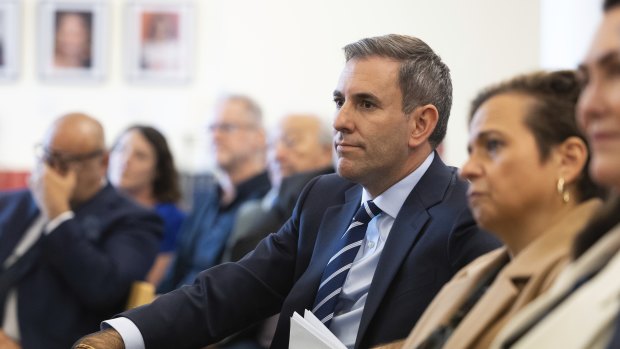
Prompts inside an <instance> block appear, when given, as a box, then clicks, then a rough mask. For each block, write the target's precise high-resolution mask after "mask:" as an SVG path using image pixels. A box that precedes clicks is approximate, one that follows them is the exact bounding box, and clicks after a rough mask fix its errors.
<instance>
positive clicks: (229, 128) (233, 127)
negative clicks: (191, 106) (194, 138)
mask: <svg viewBox="0 0 620 349" xmlns="http://www.w3.org/2000/svg"><path fill="white" fill-rule="evenodd" d="M255 128H256V125H252V124H231V123H227V122H222V123H215V124H211V125H209V126H207V129H208V130H209V132H211V133H213V132H215V131H220V132H224V133H232V132H235V131H239V130H251V129H255Z"/></svg>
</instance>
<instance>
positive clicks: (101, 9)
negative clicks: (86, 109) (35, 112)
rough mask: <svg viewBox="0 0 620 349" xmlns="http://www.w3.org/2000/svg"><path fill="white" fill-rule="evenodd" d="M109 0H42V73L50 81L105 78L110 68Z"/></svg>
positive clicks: (40, 54)
mask: <svg viewBox="0 0 620 349" xmlns="http://www.w3.org/2000/svg"><path fill="white" fill-rule="evenodd" d="M106 17H107V5H106V1H105V0H40V2H39V33H38V34H39V35H38V37H39V42H38V44H39V45H38V47H39V54H38V59H39V62H38V64H39V72H40V75H41V78H42V79H43V80H50V81H64V82H71V81H91V82H98V81H102V80H103V78H104V76H105V67H106V52H105V42H106V32H107V31H108V30H107V28H106V25H107V18H106Z"/></svg>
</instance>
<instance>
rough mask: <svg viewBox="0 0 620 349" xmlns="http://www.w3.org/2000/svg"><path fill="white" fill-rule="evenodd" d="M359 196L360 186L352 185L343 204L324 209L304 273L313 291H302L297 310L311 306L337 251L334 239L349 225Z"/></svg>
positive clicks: (308, 285) (360, 193)
mask: <svg viewBox="0 0 620 349" xmlns="http://www.w3.org/2000/svg"><path fill="white" fill-rule="evenodd" d="M361 198H362V188H361V187H360V186H354V187H352V188H350V189H348V190H347V191H346V192H345V203H344V204H342V205H335V206H332V207H329V208H328V209H327V210H326V211H325V214H324V215H323V219H322V220H321V225H320V228H319V231H320V232H321V234H319V236H318V237H317V240H316V244H315V247H314V251H313V253H312V259H311V260H310V264H309V265H308V269H307V270H306V273H305V274H306V275H305V276H304V278H307V280H308V284H307V287H308V288H311V289H312V290H313V291H314V292H304V293H303V294H300V295H299V296H300V298H299V300H298V301H297V302H296V303H297V304H299V305H300V307H299V309H296V310H297V311H298V312H299V311H302V310H303V308H304V307H305V308H306V309H311V308H312V304H313V303H314V298H315V297H316V292H317V291H318V288H319V284H320V283H321V276H322V275H323V270H324V269H325V266H326V265H327V262H328V261H329V259H330V258H331V257H332V256H333V255H334V253H336V252H337V251H336V248H337V244H335V241H336V240H337V239H339V238H340V237H341V236H342V234H344V233H345V231H346V230H347V228H348V227H349V225H350V223H351V219H352V218H353V216H354V215H355V212H356V211H357V209H358V207H359V206H360V202H361Z"/></svg>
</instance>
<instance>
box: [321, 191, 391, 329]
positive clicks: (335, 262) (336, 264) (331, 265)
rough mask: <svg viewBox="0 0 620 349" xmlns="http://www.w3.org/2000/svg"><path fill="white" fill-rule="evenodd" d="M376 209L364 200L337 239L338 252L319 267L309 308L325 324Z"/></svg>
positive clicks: (330, 316) (329, 317)
mask: <svg viewBox="0 0 620 349" xmlns="http://www.w3.org/2000/svg"><path fill="white" fill-rule="evenodd" d="M380 213H381V209H380V208H378V207H377V205H375V204H374V203H373V202H372V201H371V200H368V201H366V202H364V203H363V204H362V206H360V208H359V209H358V210H357V212H356V213H355V217H353V221H352V222H351V225H349V228H348V229H347V231H346V232H345V233H344V235H343V236H342V238H341V239H340V240H339V245H338V246H339V248H338V249H337V251H338V252H336V254H334V256H333V257H332V258H331V259H330V260H329V262H327V266H326V267H325V270H323V276H322V277H321V284H320V285H319V291H318V293H317V295H316V298H315V299H314V307H313V309H312V312H313V313H314V315H316V317H317V318H318V319H320V320H321V322H323V323H324V324H325V326H327V327H329V324H330V322H331V320H332V318H333V317H334V309H335V308H336V303H337V302H338V296H339V295H340V293H341V292H342V286H343V285H344V281H345V280H346V278H347V274H349V269H351V265H352V264H353V261H354V260H355V256H357V252H358V251H359V249H360V246H361V245H362V242H363V241H364V236H365V235H366V226H367V225H368V222H370V220H371V219H372V218H373V217H375V216H376V215H378V214H380Z"/></svg>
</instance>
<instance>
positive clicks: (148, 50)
mask: <svg viewBox="0 0 620 349" xmlns="http://www.w3.org/2000/svg"><path fill="white" fill-rule="evenodd" d="M193 13H194V12H193V4H192V3H191V2H189V1H181V2H170V1H168V2H165V1H161V0H160V1H146V0H143V1H137V0H135V1H131V2H129V3H128V4H127V9H126V21H125V24H126V32H127V40H126V44H125V53H126V54H125V68H126V76H127V79H128V80H129V81H130V82H135V83H157V82H160V83H170V82H176V83H186V82H189V81H190V78H191V72H192V65H193V61H192V48H193V47H194V43H193V35H194V30H193V26H194V18H193Z"/></svg>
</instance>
